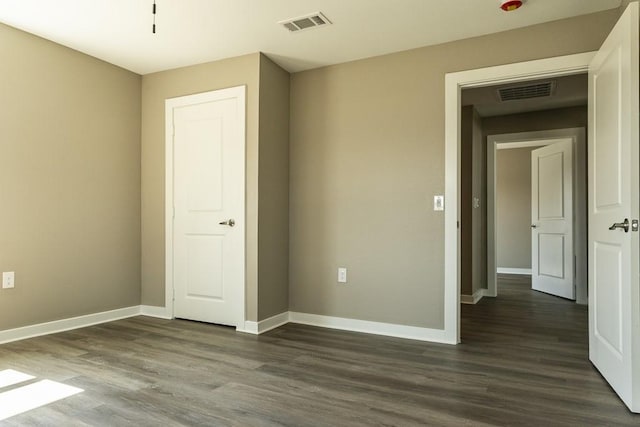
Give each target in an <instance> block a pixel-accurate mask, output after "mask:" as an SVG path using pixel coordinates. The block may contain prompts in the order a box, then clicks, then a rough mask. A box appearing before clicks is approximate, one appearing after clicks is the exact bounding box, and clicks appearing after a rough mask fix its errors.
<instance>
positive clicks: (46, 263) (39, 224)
mask: <svg viewBox="0 0 640 427" xmlns="http://www.w3.org/2000/svg"><path fill="white" fill-rule="evenodd" d="M0 57H1V58H2V60H1V62H0V74H1V75H2V78H1V79H0V103H1V104H2V115H0V129H2V138H1V139H0V187H1V190H0V206H2V211H1V213H0V242H2V244H1V245H0V270H1V271H15V274H16V277H15V280H16V281H15V283H16V287H15V289H10V290H0V330H1V329H10V328H14V327H20V326H25V325H30V324H35V323H41V322H47V321H52V320H57V319H62V318H69V317H74V316H79V315H84V314H89V313H95V312H100V311H106V310H111V309H116V308H122V307H129V306H134V305H139V304H140V77H139V76H138V75H136V74H133V73H131V72H128V71H125V70H123V69H121V68H118V67H115V66H113V65H110V64H107V63H105V62H102V61H99V60H97V59H95V58H91V57H89V56H86V55H84V54H81V53H79V52H77V51H74V50H71V49H68V48H65V47H62V46H60V45H57V44H54V43H51V42H49V41H45V40H43V39H40V38H38V37H35V36H33V35H29V34H27V33H24V32H21V31H18V30H15V29H13V28H10V27H7V26H4V25H1V24H0Z"/></svg>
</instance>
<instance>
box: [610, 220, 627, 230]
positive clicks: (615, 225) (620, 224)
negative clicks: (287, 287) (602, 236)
mask: <svg viewBox="0 0 640 427" xmlns="http://www.w3.org/2000/svg"><path fill="white" fill-rule="evenodd" d="M616 228H622V229H623V230H624V232H625V233H628V232H629V218H625V219H624V222H614V223H613V225H612V226H611V227H609V230H615V229H616Z"/></svg>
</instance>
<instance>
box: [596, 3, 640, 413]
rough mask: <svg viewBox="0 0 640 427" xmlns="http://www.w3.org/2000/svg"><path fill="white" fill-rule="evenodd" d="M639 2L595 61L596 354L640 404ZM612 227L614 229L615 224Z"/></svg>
mask: <svg viewBox="0 0 640 427" xmlns="http://www.w3.org/2000/svg"><path fill="white" fill-rule="evenodd" d="M638 37H639V34H638V4H637V3H631V4H630V5H629V7H628V8H627V10H626V11H625V13H624V14H623V15H622V16H621V18H620V20H619V21H618V23H617V24H616V26H615V28H614V29H613V31H612V32H611V34H610V35H609V36H608V38H607V40H606V41H605V42H604V44H603V45H602V47H601V49H600V50H599V51H598V53H597V55H596V56H595V57H594V59H593V62H592V63H591V65H590V67H589V152H588V159H589V173H588V175H589V358H590V359H591V361H592V362H593V364H594V365H595V366H596V368H598V370H599V371H600V373H601V374H602V375H603V376H604V377H605V378H606V380H607V381H608V382H609V384H611V386H612V387H613V389H614V390H615V391H616V392H617V393H618V395H619V396H620V397H621V398H622V400H623V401H624V402H625V404H626V405H627V406H628V407H629V408H630V409H631V410H632V411H634V412H639V411H640V293H639V291H638V263H639V252H638V232H637V228H636V229H635V230H632V229H631V226H630V227H629V229H625V226H624V221H625V219H626V220H627V221H629V222H631V221H633V220H635V219H637V218H638V196H639V188H638V187H639V185H638V179H639V176H638V162H639V150H638V114H639V108H638V78H639V74H638V54H639V52H638ZM612 226H613V229H612V228H611V227H612Z"/></svg>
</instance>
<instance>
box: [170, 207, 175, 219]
mask: <svg viewBox="0 0 640 427" xmlns="http://www.w3.org/2000/svg"><path fill="white" fill-rule="evenodd" d="M175 217H176V207H175V206H173V207H172V213H171V218H174V219H175Z"/></svg>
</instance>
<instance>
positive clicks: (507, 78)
mask: <svg viewBox="0 0 640 427" xmlns="http://www.w3.org/2000/svg"><path fill="white" fill-rule="evenodd" d="M594 55H595V52H586V53H579V54H574V55H566V56H559V57H554V58H546V59H539V60H534V61H526V62H519V63H514V64H508V65H499V66H495V67H487V68H479V69H475V70H468V71H459V72H455V73H447V74H446V75H445V200H447V202H446V206H447V208H446V209H445V218H444V337H445V340H446V342H448V343H451V344H457V343H459V342H460V233H459V228H458V222H459V207H460V188H459V186H460V124H461V119H460V116H461V104H462V103H461V92H462V89H463V88H473V87H482V86H492V85H496V84H503V83H515V82H522V81H528V80H538V79H544V78H551V77H560V76H567V75H572V74H581V73H586V72H587V71H588V68H589V63H590V62H591V59H592V58H593V57H594Z"/></svg>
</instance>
